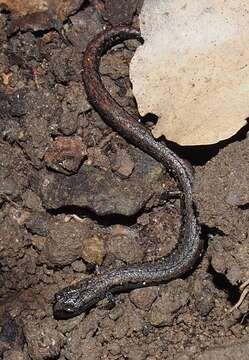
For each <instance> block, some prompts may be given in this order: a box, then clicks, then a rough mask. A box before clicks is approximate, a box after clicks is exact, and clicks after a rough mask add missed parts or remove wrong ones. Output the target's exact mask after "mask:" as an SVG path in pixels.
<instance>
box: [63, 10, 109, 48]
mask: <svg viewBox="0 0 249 360" xmlns="http://www.w3.org/2000/svg"><path fill="white" fill-rule="evenodd" d="M70 22H71V23H72V25H73V26H72V28H71V29H70V30H69V31H68V32H67V38H68V39H69V40H70V41H71V43H72V44H73V46H74V47H76V48H77V49H80V51H83V50H85V48H86V46H87V44H88V43H89V41H90V40H91V39H92V38H93V36H94V35H95V34H97V33H99V32H100V31H102V29H103V25H102V24H101V21H100V17H99V16H98V14H97V12H96V11H94V9H93V8H92V7H90V6H89V7H87V8H86V9H84V10H83V11H79V12H77V13H76V14H75V15H73V16H71V17H70Z"/></svg>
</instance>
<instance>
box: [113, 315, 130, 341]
mask: <svg viewBox="0 0 249 360" xmlns="http://www.w3.org/2000/svg"><path fill="white" fill-rule="evenodd" d="M113 330H114V331H113V336H114V337H115V338H116V339H122V338H123V337H125V336H126V334H127V333H128V331H129V320H128V318H127V317H121V318H119V319H118V320H117V321H116V322H115V327H114V329H113Z"/></svg>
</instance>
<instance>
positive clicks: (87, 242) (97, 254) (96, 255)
mask: <svg viewBox="0 0 249 360" xmlns="http://www.w3.org/2000/svg"><path fill="white" fill-rule="evenodd" d="M105 254H106V251H105V246H104V241H103V238H101V237H100V236H97V235H94V236H93V237H89V238H84V240H83V245H82V258H83V259H84V260H85V261H86V262H88V263H91V264H97V265H101V264H102V262H103V259H104V257H105Z"/></svg>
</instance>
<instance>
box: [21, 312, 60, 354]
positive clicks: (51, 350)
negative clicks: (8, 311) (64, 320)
mask: <svg viewBox="0 0 249 360" xmlns="http://www.w3.org/2000/svg"><path fill="white" fill-rule="evenodd" d="M24 334H25V338H26V342H27V348H28V353H29V355H30V357H31V359H36V360H44V359H49V358H56V357H58V356H59V354H60V349H61V347H62V346H63V345H64V343H65V338H64V336H63V335H62V333H60V332H59V331H58V329H57V324H56V322H54V320H53V319H52V318H51V319H50V318H45V319H44V320H43V321H39V323H36V322H35V321H32V319H30V321H28V322H27V323H26V324H25V326H24Z"/></svg>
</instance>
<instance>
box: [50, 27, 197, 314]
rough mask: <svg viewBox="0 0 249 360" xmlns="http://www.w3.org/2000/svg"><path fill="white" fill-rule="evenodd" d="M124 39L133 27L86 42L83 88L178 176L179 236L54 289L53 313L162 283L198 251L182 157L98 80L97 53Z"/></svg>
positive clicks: (133, 34) (76, 310)
mask: <svg viewBox="0 0 249 360" xmlns="http://www.w3.org/2000/svg"><path fill="white" fill-rule="evenodd" d="M128 39H138V40H139V41H142V39H141V35H140V33H139V32H138V31H137V30H135V29H130V28H126V27H116V28H113V29H111V30H108V31H105V32H102V33H100V34H99V35H97V37H96V38H95V39H93V40H92V41H91V42H90V43H89V45H88V47H87V49H86V51H85V54H84V60H83V69H84V72H83V81H84V84H85V89H86V93H87V96H88V99H89V102H90V103H91V104H92V106H93V107H94V108H95V109H96V110H97V111H98V113H99V114H100V115H101V116H102V118H103V119H104V120H105V122H106V123H107V124H108V125H110V126H111V127H112V128H113V129H114V130H116V131H117V132H118V133H119V134H120V135H121V136H122V137H124V138H125V139H126V140H127V141H128V142H130V143H131V144H133V145H135V146H136V147H138V148H140V149H141V150H143V151H144V152H146V153H148V154H149V155H150V156H152V157H153V158H154V159H156V160H158V161H159V162H160V163H162V164H163V165H164V166H165V167H166V168H167V170H168V171H169V172H170V173H171V174H172V176H174V178H175V179H176V180H177V183H178V186H179V189H180V190H181V191H182V193H183V196H182V199H181V209H182V226H181V232H180V237H179V240H178V243H177V245H176V247H175V249H174V250H173V251H172V252H171V253H170V254H169V255H168V256H166V257H164V258H162V259H159V260H157V261H154V262H146V263H142V264H136V265H129V266H125V267H122V268H120V269H117V270H113V271H110V272H107V273H105V274H101V275H97V276H95V277H92V278H89V279H87V280H83V281H81V282H79V283H77V284H75V285H73V286H69V287H67V288H65V289H63V290H61V291H59V292H58V293H57V294H56V295H55V302H54V314H55V316H56V317H58V318H66V317H72V316H75V315H78V314H80V313H81V312H83V311H85V310H87V309H89V308H90V307H91V306H93V305H94V304H96V303H97V302H98V301H99V300H101V299H103V298H104V297H105V296H106V295H108V294H110V293H116V292H120V291H125V290H127V289H132V288H139V287H145V286H150V285H155V284H159V283H165V282H168V281H170V280H172V279H175V278H178V277H180V276H182V275H183V274H185V273H186V272H188V271H189V270H191V268H192V267H193V266H194V264H195V263H196V261H197V260H198V259H199V258H200V256H201V254H202V250H203V241H202V240H201V239H200V237H199V226H198V223H197V219H196V215H195V211H194V207H193V200H192V175H191V172H190V171H189V169H188V167H187V166H186V164H185V163H184V161H183V160H182V159H180V158H179V157H178V156H177V155H176V154H175V153H174V152H173V151H172V150H170V149H169V148H168V147H167V146H166V145H165V144H163V143H160V142H158V141H157V140H156V139H155V138H154V137H153V136H152V135H151V133H150V132H149V131H148V130H147V129H146V128H145V127H144V126H143V125H141V124H140V123H139V121H138V120H139V119H138V118H136V117H135V116H132V115H130V114H128V113H127V112H126V111H125V110H124V109H123V108H122V107H121V106H120V105H119V104H118V103H117V102H116V101H115V100H114V99H113V98H112V97H111V95H110V94H109V93H108V91H107V90H106V89H105V87H104V85H103V83H102V81H101V78H100V75H99V65H100V61H101V57H102V55H103V54H104V53H105V52H106V51H107V50H108V49H110V48H111V47H113V46H114V45H116V44H118V43H120V42H123V41H125V40H128Z"/></svg>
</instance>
